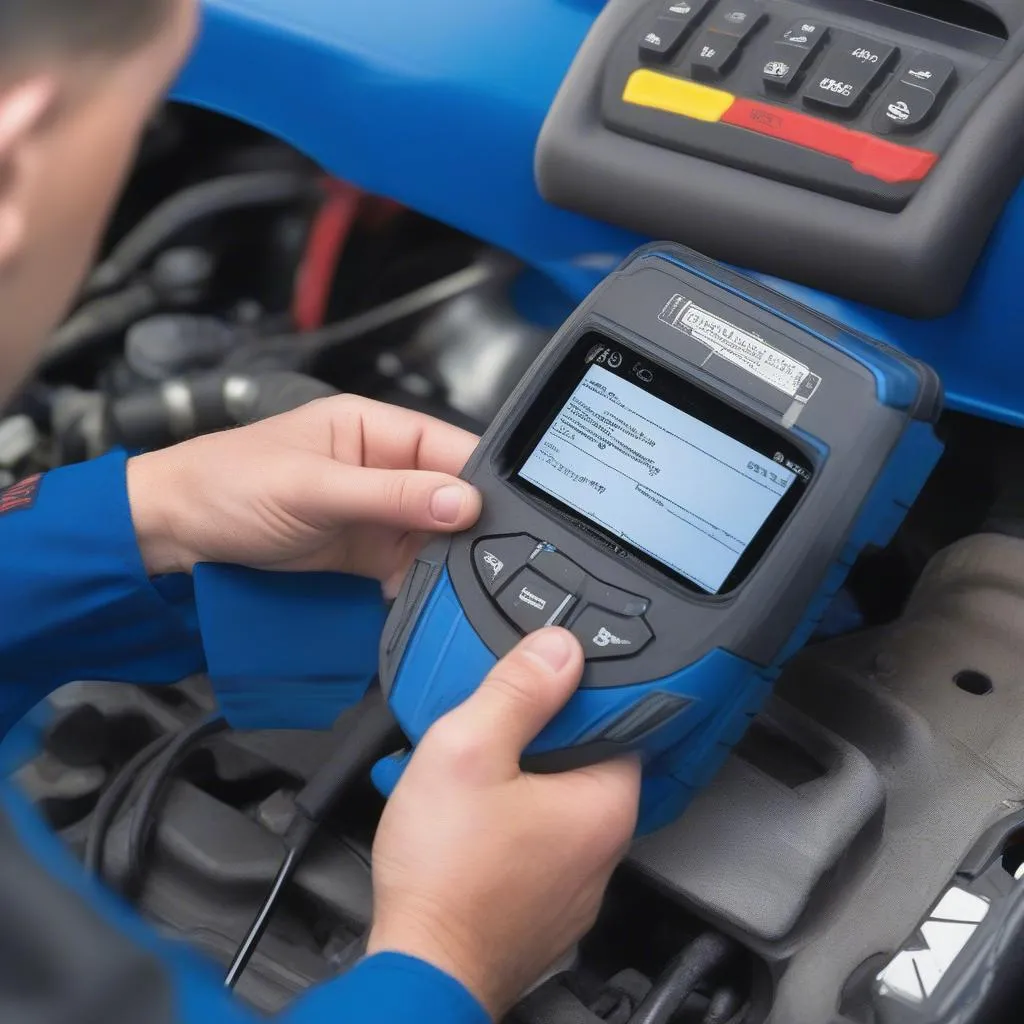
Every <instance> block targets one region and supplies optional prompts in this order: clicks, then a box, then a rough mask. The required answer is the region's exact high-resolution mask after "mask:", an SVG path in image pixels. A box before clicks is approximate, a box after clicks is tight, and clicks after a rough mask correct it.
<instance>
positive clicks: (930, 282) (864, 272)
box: [535, 0, 1024, 317]
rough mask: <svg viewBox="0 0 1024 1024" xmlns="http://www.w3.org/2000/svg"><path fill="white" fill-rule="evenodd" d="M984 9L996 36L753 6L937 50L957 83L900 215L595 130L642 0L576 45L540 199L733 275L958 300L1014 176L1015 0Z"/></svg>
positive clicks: (1022, 67)
mask: <svg viewBox="0 0 1024 1024" xmlns="http://www.w3.org/2000/svg"><path fill="white" fill-rule="evenodd" d="M984 6H986V7H988V8H990V9H991V10H993V11H995V12H996V13H998V14H999V15H1000V16H1001V17H1002V19H1003V21H1004V23H1005V24H1006V26H1007V28H1008V31H1009V36H1010V37H1009V40H1008V41H1006V42H1003V41H1002V40H999V39H994V38H992V37H989V36H985V35H982V34H980V33H976V32H970V31H967V30H965V29H961V28H957V27H954V26H951V25H948V24H946V23H945V22H942V21H938V20H936V19H932V18H928V17H926V16H924V15H919V14H913V13H910V12H907V11H902V10H894V9H893V8H890V7H888V6H886V5H885V4H882V3H872V2H869V0H831V2H827V3H826V2H824V0H819V2H817V3H804V4H794V3H789V2H788V0H771V2H769V3H766V4H765V7H766V9H767V10H768V11H769V12H770V13H771V14H772V15H773V18H777V20H778V21H779V22H780V23H782V22H785V21H786V19H787V18H791V19H792V20H795V19H796V18H797V17H799V16H801V15H802V14H805V13H807V12H808V11H810V12H813V13H815V14H816V15H818V16H819V17H820V18H821V20H822V21H824V22H825V23H826V24H828V25H831V26H835V27H836V28H840V29H848V30H851V31H855V32H858V33H863V34H866V35H868V36H874V37H875V38H880V39H885V40H887V41H892V42H894V43H897V44H898V45H899V46H900V47H901V48H902V49H904V50H907V51H909V50H914V49H924V50H927V51H929V52H932V53H936V54H939V55H943V56H948V57H950V58H951V59H954V61H955V62H956V63H957V65H958V67H959V68H962V69H964V72H965V75H967V76H969V77H965V81H964V82H963V83H962V87H961V88H958V89H957V91H956V92H955V93H954V94H953V96H952V97H951V98H950V101H949V103H948V104H947V106H946V107H945V108H944V109H943V111H942V115H941V116H940V118H939V119H938V121H937V122H936V124H935V126H934V128H933V129H931V130H930V133H929V141H930V143H931V144H933V145H934V147H935V148H936V149H938V150H940V151H941V159H940V160H939V162H938V164H937V165H936V166H935V168H934V169H933V170H932V171H931V173H930V174H929V175H928V177H927V178H926V179H925V181H924V182H923V183H922V184H921V187H920V188H919V189H918V190H917V191H916V193H915V194H914V195H913V197H912V198H911V199H910V201H909V202H908V203H907V205H906V206H905V208H903V209H902V210H900V211H899V212H896V213H892V212H886V211H884V210H877V209H870V208H867V207H864V206H861V205H858V204H857V203H854V202H849V201H845V200H843V199H838V198H834V197H833V196H830V195H824V194H822V193H820V192H816V191H811V190H809V189H807V188H802V187H799V186H797V185H791V184H786V183H785V182H782V181H776V180H773V179H771V178H768V177H762V176H760V175H758V174H754V173H751V172H749V171H744V170H739V169H737V168H735V167H730V166H726V165H724V164H721V163H716V162H713V161H711V160H706V159H702V158H700V157H696V156H690V155H688V154H686V153H681V152H676V151H674V150H671V149H667V148H663V147H662V146H659V145H653V144H651V143H650V142H645V141H641V140H639V139H636V138H630V137H628V136H626V135H621V134H618V133H616V132H615V131H612V130H611V129H609V128H608V127H606V126H605V124H604V122H603V119H602V112H601V101H602V90H603V87H604V77H605V71H606V68H607V66H608V63H609V60H611V59H612V54H613V51H614V50H615V48H616V47H617V45H618V44H619V42H620V40H621V39H622V37H623V35H624V34H628V33H630V32H632V31H633V28H632V25H633V23H634V21H635V20H636V18H637V15H638V13H639V12H640V11H641V10H644V9H645V8H646V7H647V4H646V3H643V2H640V0H609V2H608V3H607V4H606V6H605V7H604V9H603V11H602V13H601V14H600V16H599V17H598V18H597V20H596V21H595V23H594V26H593V28H592V30H591V32H590V34H589V35H588V36H587V39H586V40H585V42H584V43H583V45H582V47H581V48H580V50H579V53H578V54H577V57H576V59H575V61H574V62H573V64H572V66H571V68H570V70H569V73H568V74H567V76H566V78H565V80H564V82H563V84H562V87H561V89H560V91H559V93H558V95H557V97H556V99H555V102H554V103H553V105H552V107H551V110H550V112H549V114H548V117H547V119H546V121H545V123H544V127H543V129H542V131H541V134H540V137H539V140H538V145H537V151H536V160H535V167H536V177H537V184H538V187H539V189H540V192H541V194H542V195H543V196H544V197H545V198H546V199H548V200H549V201H551V202H553V203H555V204H557V205H559V206H564V207H566V208H568V209H571V210H575V211H577V212H580V213H585V214H588V215H589V216H592V217H596V218H598V219H600V220H605V221H609V222H611V223H614V224H618V225H621V226H623V227H627V228H630V229H632V230H635V231H639V232H641V233H643V234H645V235H647V236H650V237H659V238H664V237H669V238H673V239H675V240H677V241H679V242H683V243H685V244H686V245H689V246H693V247H694V248H696V249H698V250H700V251H701V252H704V253H707V254H708V255H710V256H713V257H715V258H716V259H722V260H726V261H728V262H730V263H734V264H736V265H738V266H742V267H747V268H750V269H752V270H758V271H762V272H766V273H769V274H773V275H775V276H777V277H780V278H783V279H787V280H792V281H796V282H799V283H801V284H805V285H809V286H811V287H814V288H819V289H822V290H823V291H827V292H830V293H832V294H835V295H839V296H843V297H845V298H850V299H854V300H857V301H860V302H865V303H868V304H869V305H872V306H876V307H879V308H883V309H888V310H891V311H893V312H896V313H901V314H903V315H906V316H913V317H933V316H940V315H942V314H944V313H947V312H949V311H950V310H952V309H954V308H955V307H956V305H957V303H958V302H959V299H960V296H961V295H962V293H963V289H964V287H965V285H966V283H967V280H968V278H969V276H970V274H971V271H972V270H973V269H974V265H975V263H976V261H977V258H978V256H979V254H980V252H981V250H982V248H983V246H984V244H985V241H986V239H987V238H988V235H989V233H990V231H991V230H992V227H993V225H994V224H995V222H996V220H997V218H998V216H999V214H1000V213H1001V211H1002V209H1003V207H1004V205H1005V204H1006V201H1007V200H1008V199H1009V197H1010V195H1011V194H1012V192H1013V190H1014V189H1015V188H1016V186H1017V185H1018V183H1019V182H1020V179H1021V174H1022V173H1024V119H1022V118H1021V117H1020V110H1021V108H1022V105H1024V61H1022V60H1021V56H1022V54H1024V18H1022V16H1021V15H1022V10H1021V7H1020V5H1019V4H1018V3H1016V2H1015V0H990V2H989V3H987V4H985V5H984ZM726 87H728V85H727V86H726ZM796 109H798V108H796ZM946 126H949V127H948V129H947V127H946ZM931 132H934V133H935V138H931ZM908 144H910V145H913V144H914V140H909V141H908ZM779 145H780V146H783V145H786V144H785V143H779ZM925 148H927V147H925ZM813 158H815V155H814V154H810V153H808V154H807V157H806V159H807V160H812V159H813ZM819 159H824V158H819ZM965 196H969V197H970V202H964V197H965Z"/></svg>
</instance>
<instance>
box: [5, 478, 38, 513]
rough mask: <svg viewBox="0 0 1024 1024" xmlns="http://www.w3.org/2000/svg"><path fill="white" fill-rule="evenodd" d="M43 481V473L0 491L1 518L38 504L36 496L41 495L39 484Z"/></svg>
mask: <svg viewBox="0 0 1024 1024" xmlns="http://www.w3.org/2000/svg"><path fill="white" fill-rule="evenodd" d="M42 479H43V474H42V473H36V475H35V476H30V477H26V478H25V479H24V480H21V481H19V482H18V483H16V484H12V485H11V486H10V487H8V488H7V489H6V490H3V491H0V516H4V515H7V513H8V512H20V511H21V510H22V509H26V508H31V507H32V506H33V505H34V504H35V503H36V496H37V495H38V494H39V484H40V482H41V481H42Z"/></svg>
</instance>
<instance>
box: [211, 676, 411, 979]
mask: <svg viewBox="0 0 1024 1024" xmlns="http://www.w3.org/2000/svg"><path fill="white" fill-rule="evenodd" d="M336 731H337V732H338V734H339V736H340V737H341V739H342V742H341V743H339V745H338V747H337V749H336V750H335V752H334V754H333V755H332V756H331V758H330V759H329V760H328V761H327V763H326V764H325V765H324V766H323V767H322V768H321V769H320V770H319V771H318V772H317V773H316V774H315V775H314V776H313V778H312V779H310V780H309V782H308V783H307V784H306V786H305V787H304V788H303V789H302V790H301V791H300V792H299V794H298V796H296V798H295V808H296V810H297V811H298V814H297V815H296V817H295V820H294V821H293V822H292V825H291V827H290V828H289V830H288V833H287V835H286V836H285V847H286V848H287V851H288V852H287V854H286V855H285V859H284V861H283V862H282V864H281V867H280V868H279V869H278V872H277V877H276V878H275V879H274V884H273V886H272V887H271V889H270V892H269V893H268V894H267V896H266V897H265V899H264V901H263V904H262V906H261V907H260V910H259V913H257V915H256V917H255V918H254V919H253V922H252V924H251V925H250V926H249V930H248V931H247V932H246V934H245V938H244V939H243V940H242V943H241V945H239V947H238V949H237V951H236V952H235V955H234V958H233V959H232V961H231V966H230V967H229V968H228V973H227V976H226V977H225V979H224V985H225V987H226V988H234V987H235V985H236V983H237V982H238V979H239V978H240V977H241V975H242V972H243V971H244V970H245V968H246V966H247V965H248V963H249V960H250V959H251V958H252V955H253V953H254V952H255V951H256V947H257V946H258V945H259V941H260V939H261V938H262V937H263V933H264V932H265V931H266V930H267V925H268V924H269V923H270V919H271V917H272V915H273V913H274V909H275V907H276V906H277V903H278V901H279V900H280V898H281V894H282V893H283V892H284V890H285V889H286V887H287V885H288V883H289V882H290V881H291V879H292V876H293V875H294V874H295V872H296V870H297V869H298V867H299V864H300V863H301V861H302V856H303V854H304V853H305V852H306V850H307V849H308V847H309V844H310V842H311V841H312V839H313V836H314V835H315V834H316V830H317V829H318V828H319V826H320V823H321V822H322V821H323V820H324V818H326V817H327V815H328V814H329V813H330V812H331V810H332V809H333V808H334V806H335V805H336V804H337V802H338V800H339V798H340V797H341V796H342V794H343V793H344V792H345V791H346V790H347V789H349V787H350V786H351V785H352V783H354V782H356V781H358V780H359V779H360V778H362V777H363V776H364V775H365V774H366V773H367V772H368V771H369V769H370V768H372V767H373V765H374V763H375V762H376V761H378V760H379V759H380V758H381V757H384V756H385V755H387V754H390V753H392V752H393V751H394V750H395V749H396V748H397V747H399V746H401V745H402V743H403V742H404V739H403V736H402V733H401V730H400V729H399V727H398V723H397V722H396V721H395V719H394V716H393V715H392V714H391V710H390V708H389V707H388V704H387V701H386V700H385V699H384V695H383V694H382V693H381V691H380V687H379V686H377V685H374V686H372V687H371V688H370V689H369V690H368V691H367V693H366V696H365V697H363V699H362V701H360V702H359V704H357V705H356V706H355V707H354V708H352V709H351V710H350V711H348V712H346V713H345V715H344V717H343V719H342V720H341V722H340V724H339V728H338V729H337V730H336Z"/></svg>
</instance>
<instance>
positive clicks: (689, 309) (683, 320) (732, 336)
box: [658, 294, 821, 404]
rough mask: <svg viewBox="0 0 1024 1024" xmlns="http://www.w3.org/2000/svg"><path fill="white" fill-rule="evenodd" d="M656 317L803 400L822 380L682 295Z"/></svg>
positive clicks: (674, 296)
mask: <svg viewBox="0 0 1024 1024" xmlns="http://www.w3.org/2000/svg"><path fill="white" fill-rule="evenodd" d="M658 319H659V320H660V321H661V322H662V323H666V324H668V325H669V327H672V328H674V329H675V330H677V331H681V332H682V333H683V334H688V335H689V336H690V337H691V338H693V340H694V341H698V342H700V344H702V345H705V346H706V347H707V348H708V349H709V350H710V351H709V353H708V357H709V358H710V357H711V355H716V356H719V357H720V358H722V359H725V360H727V361H728V362H730V363H732V364H733V365H735V366H739V367H740V368H742V369H744V370H746V371H747V373H751V374H753V375H754V376H755V377H757V378H758V379H759V380H762V381H764V382H765V383H766V384H770V385H771V386H772V387H773V388H775V389H776V390H778V391H781V392H782V393H783V394H786V395H788V396H789V397H790V398H792V399H793V401H794V402H800V403H801V404H805V403H806V402H807V401H808V400H809V399H810V398H811V396H812V395H813V394H814V392H815V391H817V389H818V385H819V384H820V383H821V377H819V376H818V375H817V374H816V373H811V371H810V369H808V367H806V366H804V364H803V363H801V362H798V361H797V360H796V359H794V358H793V357H792V356H788V355H786V353H785V352H780V351H779V350H778V349H777V348H774V347H773V346H771V345H769V344H768V343H767V342H765V341H764V340H763V339H761V338H759V337H757V335H755V334H751V333H749V332H748V331H744V330H742V329H741V328H739V327H737V326H736V325H735V324H731V323H729V321H728V320H723V319H722V318H721V317H720V316H716V315H715V314H714V313H709V312H708V311H707V310H706V309H701V307H700V306H698V305H696V304H695V303H693V302H691V301H689V300H688V299H686V298H684V297H683V296H682V295H678V294H677V295H673V296H672V298H671V299H669V300H668V302H667V303H665V308H664V309H662V311H661V313H659V314H658Z"/></svg>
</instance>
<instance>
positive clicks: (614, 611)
mask: <svg viewBox="0 0 1024 1024" xmlns="http://www.w3.org/2000/svg"><path fill="white" fill-rule="evenodd" d="M473 566H474V569H475V570H476V575H477V579H478V580H479V581H480V583H481V585H482V586H483V587H484V589H485V590H486V591H487V593H488V594H490V595H491V598H492V600H494V601H495V602H496V604H497V606H498V608H499V609H500V610H501V612H502V614H504V615H505V617H506V618H507V619H508V620H509V621H510V622H511V623H512V624H513V625H514V626H515V627H516V628H517V629H518V630H519V631H520V632H522V633H530V632H533V631H534V630H536V629H542V628H543V627H544V626H559V625H563V624H565V625H567V626H568V627H569V628H570V629H572V631H573V632H574V633H575V634H576V635H577V636H578V637H579V638H580V642H581V643H582V644H583V647H584V650H585V651H586V655H587V658H589V659H592V660H593V659H601V660H606V659H609V658H626V657H629V656H630V655H633V654H637V653H638V652H639V651H640V650H641V649H643V648H644V647H645V646H646V645H647V644H648V643H649V642H650V641H651V640H652V639H653V633H652V632H651V629H650V627H649V626H648V625H647V622H646V620H645V619H644V617H643V616H644V614H645V613H646V612H647V609H648V608H649V607H650V601H649V600H648V599H647V598H646V597H641V596H640V595H639V594H633V593H631V592H629V591H627V590H621V589H620V588H618V587H613V586H611V585H610V584H608V583H605V582H604V581H603V580H599V579H595V578H594V577H593V576H591V575H590V574H589V573H588V572H586V571H585V570H584V569H583V568H582V567H581V566H579V565H577V564H576V563H575V562H574V561H572V560H571V559H569V558H566V556H565V555H563V554H562V553H561V552H560V551H557V550H555V548H554V547H553V546H552V545H551V544H546V543H544V542H543V541H540V540H538V539H537V538H536V537H531V536H529V535H528V534H523V533H520V534H511V535H506V536H500V537H484V538H482V539H481V540H478V541H477V542H476V544H475V545H474V547H473Z"/></svg>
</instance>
